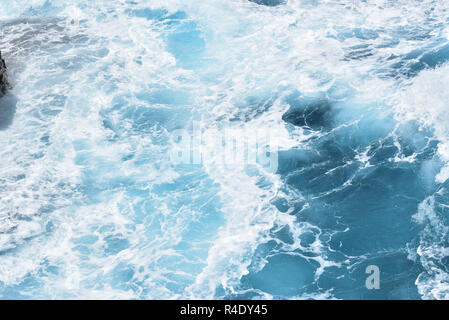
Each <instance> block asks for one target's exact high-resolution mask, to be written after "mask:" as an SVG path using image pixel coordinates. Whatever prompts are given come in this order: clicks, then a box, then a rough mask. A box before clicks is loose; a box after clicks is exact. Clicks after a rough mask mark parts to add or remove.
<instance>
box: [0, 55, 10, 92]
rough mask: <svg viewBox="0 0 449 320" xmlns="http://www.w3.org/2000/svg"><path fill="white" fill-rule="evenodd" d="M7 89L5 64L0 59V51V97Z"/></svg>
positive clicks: (0, 56)
mask: <svg viewBox="0 0 449 320" xmlns="http://www.w3.org/2000/svg"><path fill="white" fill-rule="evenodd" d="M8 88H9V83H8V77H7V76H6V63H5V60H3V58H2V52H1V51H0V97H1V96H3V95H4V94H5V93H6V91H7V90H8Z"/></svg>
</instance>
